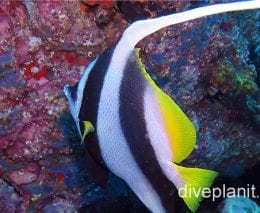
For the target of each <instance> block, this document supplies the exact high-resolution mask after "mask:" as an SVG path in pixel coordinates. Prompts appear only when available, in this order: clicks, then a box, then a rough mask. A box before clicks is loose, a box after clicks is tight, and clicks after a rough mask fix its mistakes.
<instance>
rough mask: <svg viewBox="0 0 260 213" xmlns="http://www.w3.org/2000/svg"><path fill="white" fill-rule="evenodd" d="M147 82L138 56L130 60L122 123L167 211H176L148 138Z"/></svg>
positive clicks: (171, 190)
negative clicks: (145, 111) (146, 112)
mask: <svg viewBox="0 0 260 213" xmlns="http://www.w3.org/2000/svg"><path fill="white" fill-rule="evenodd" d="M146 86H147V81H146V79H145V78H144V76H143V74H142V72H141V70H140V69H139V65H138V62H137V60H136V57H135V55H134V54H133V56H131V58H130V59H129V61H128V63H127V65H126V67H125V70H124V75H123V79H122V84H121V86H120V108H119V109H120V112H119V113H120V122H121V127H122V130H123V133H124V136H125V138H126V140H127V143H128V146H129V148H130V150H131V153H132V155H133V156H134V158H135V160H136V162H137V164H138V166H139V167H140V169H141V171H142V172H143V173H144V175H145V176H146V178H147V179H148V180H149V182H150V183H151V185H152V186H153V188H154V189H155V191H156V192H157V194H158V195H159V197H160V199H161V203H162V205H163V207H164V208H165V210H166V212H170V213H172V212H174V211H175V210H174V209H175V208H174V204H175V201H174V199H175V198H174V197H175V191H176V189H175V187H174V185H173V183H172V182H170V181H169V180H168V178H167V177H166V176H165V175H164V173H163V171H162V169H161V167H160V165H159V163H158V161H157V159H156V156H155V152H154V150H153V147H152V145H151V143H150V141H149V138H148V133H147V129H146V125H145V120H144V119H145V118H144V91H145V87H146Z"/></svg>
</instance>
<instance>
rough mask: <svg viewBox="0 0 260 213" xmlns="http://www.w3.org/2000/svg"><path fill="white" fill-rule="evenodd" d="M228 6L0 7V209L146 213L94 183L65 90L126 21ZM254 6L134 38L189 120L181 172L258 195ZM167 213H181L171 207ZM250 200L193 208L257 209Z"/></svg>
mask: <svg viewBox="0 0 260 213" xmlns="http://www.w3.org/2000/svg"><path fill="white" fill-rule="evenodd" d="M220 2H231V1H228V0H226V1H217V0H216V1H215V0H213V1H207V0H205V1H161V0H159V1H119V2H115V1H87V0H82V1H76V0H75V1H62V0H59V1H58V0H55V1H42V0H37V1H28V0H24V1H22V0H21V1H7V0H4V1H0V212H3V213H4V212H7V213H9V212H10V213H12V212H77V211H78V212H131V213H132V212H133V213H134V212H149V210H147V209H146V207H145V206H144V205H143V204H142V203H141V201H139V199H138V198H137V197H136V195H135V194H134V193H133V192H132V191H131V190H130V189H129V188H128V186H127V185H126V184H125V183H124V182H123V181H122V180H121V179H119V178H118V177H116V176H114V175H113V174H111V175H110V178H109V182H108V185H107V186H106V187H105V188H102V187H99V186H98V185H96V184H95V183H94V181H93V179H92V177H91V176H90V174H89V172H88V170H87V168H86V166H85V164H86V158H85V153H84V152H85V144H81V143H80V141H81V139H80V137H79V135H78V133H77V129H76V126H75V123H74V121H73V119H72V116H71V114H70V112H69V108H68V103H67V101H66V97H65V95H64V93H63V87H64V85H65V84H70V85H73V84H75V83H76V82H77V81H78V80H79V79H80V76H81V75H82V74H83V72H84V70H85V68H86V66H87V65H88V64H89V63H90V62H91V61H92V60H94V58H95V57H96V56H98V55H100V54H101V53H103V52H104V51H105V50H106V49H107V48H109V47H110V46H112V45H113V44H114V43H115V42H116V41H117V40H118V39H119V38H120V36H121V34H122V32H123V31H124V29H125V28H126V27H127V26H128V24H130V23H132V22H133V21H136V20H141V19H147V18H155V17H159V16H163V15H167V14H172V13H176V12H181V11H185V10H190V9H192V8H196V7H201V6H205V5H209V4H214V3H220ZM259 15H260V11H259V10H249V11H243V12H234V13H224V14H220V15H213V16H208V17H206V18H200V19H196V20H193V21H189V22H185V23H182V24H177V25H174V26H170V27H167V28H164V29H162V30H160V31H158V32H156V33H153V34H152V35H150V36H148V37H146V38H145V39H143V40H142V41H141V42H139V43H138V45H137V47H139V48H140V49H141V50H140V56H141V58H142V61H143V63H144V64H145V66H146V68H147V71H148V73H149V74H150V75H151V77H152V78H153V79H154V80H155V82H156V83H157V84H158V85H159V86H160V88H162V89H163V90H164V91H165V92H166V93H167V94H169V95H170V96H171V97H172V98H173V99H174V100H175V101H176V103H178V105H179V106H180V107H181V108H182V109H183V111H184V112H185V113H186V114H187V115H188V117H189V118H190V119H191V120H192V122H193V123H194V125H195V127H196V130H197V145H196V148H195V149H194V150H193V152H192V153H191V155H190V156H189V157H188V158H187V159H186V160H185V161H184V162H182V165H183V166H189V167H200V168H205V169H212V170H215V171H218V172H219V173H220V176H219V177H218V178H217V179H216V181H215V182H214V185H213V187H220V188H222V187H223V184H224V185H225V186H226V187H234V188H238V187H244V188H249V187H251V186H255V188H256V192H255V194H256V195H260V191H259V189H260V184H259V180H260V173H259V171H260V170H259V169H260V168H259V158H260V155H259V154H260V143H259V142H260V131H259V130H260V129H259V126H260V105H259V104H260V96H259V94H260V93H259V84H260V77H259V76H260V74H259V69H260V60H259V55H260V33H259V21H260V18H259ZM173 205H176V206H177V207H176V209H177V212H189V210H188V209H187V207H185V205H184V204H183V201H182V200H178V199H177V200H176V203H175V204H173ZM258 205H259V198H252V197H250V199H247V198H242V197H241V198H236V199H235V198H234V199H231V198H230V199H225V198H222V197H220V198H217V199H216V200H215V201H214V202H213V201H212V199H211V198H208V199H204V201H203V202H202V204H201V206H200V207H199V209H198V212H201V213H204V212H260V209H259V206H258Z"/></svg>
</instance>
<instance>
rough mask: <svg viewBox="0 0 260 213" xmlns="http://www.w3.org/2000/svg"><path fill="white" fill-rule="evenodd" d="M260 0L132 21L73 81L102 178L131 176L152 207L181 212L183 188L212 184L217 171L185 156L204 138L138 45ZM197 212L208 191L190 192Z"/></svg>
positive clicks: (77, 115) (91, 157)
mask: <svg viewBox="0 0 260 213" xmlns="http://www.w3.org/2000/svg"><path fill="white" fill-rule="evenodd" d="M259 7H260V5H259V1H246V2H235V3H225V4H216V5H210V6H205V7H201V8H196V9H193V10H189V11H185V12H181V13H176V14H171V15H167V16H162V17H158V18H154V19H149V20H141V21H136V22H134V23H132V24H131V25H130V26H129V27H128V28H126V30H125V31H124V32H123V34H122V36H121V38H120V39H119V41H118V42H117V43H116V44H115V45H113V46H112V47H110V48H109V49H107V50H106V51H105V52H104V53H103V54H101V55H100V56H98V57H97V58H96V59H95V60H94V61H92V62H91V63H90V64H89V65H88V67H87V68H86V70H85V72H84V74H83V75H82V77H81V79H80V81H79V82H78V83H77V84H75V85H74V86H69V85H65V87H64V93H65V95H66V97H67V99H68V102H69V106H70V111H71V114H72V117H73V119H74V121H75V123H76V126H77V129H78V132H79V134H80V137H81V139H82V142H84V143H86V149H87V152H86V154H87V156H88V158H87V159H88V162H89V164H90V168H91V169H90V170H93V171H92V172H91V174H92V175H93V178H94V180H95V181H96V182H97V183H99V184H100V185H104V184H106V182H107V178H108V174H109V172H112V173H113V174H115V175H116V176H118V177H120V178H121V179H123V180H124V181H125V182H126V183H127V184H128V186H129V187H130V188H131V190H132V191H133V192H134V193H135V194H136V195H137V197H138V198H139V199H140V200H141V201H142V202H143V204H144V205H145V206H146V207H147V208H148V209H149V210H151V211H152V212H156V213H161V212H175V211H176V210H175V206H174V202H175V195H176V193H177V192H176V190H177V191H180V190H181V189H184V192H187V190H191V189H195V190H199V189H203V188H207V187H211V185H212V183H213V181H214V180H215V178H216V177H217V176H218V173H217V172H216V171H212V170H207V169H202V168H186V167H183V166H181V165H180V163H181V162H182V161H183V160H184V159H186V158H187V157H188V156H189V155H190V153H191V152H192V150H193V149H194V147H195V144H196V134H197V133H196V130H195V127H194V124H193V123H192V121H191V120H190V119H189V118H188V116H187V115H186V114H185V113H184V112H183V111H182V109H181V108H180V107H179V106H178V105H177V104H176V103H175V101H174V100H173V99H172V98H171V97H170V96H168V95H167V94H166V93H165V92H164V91H163V90H162V89H161V88H159V87H158V86H157V85H156V83H155V81H153V79H152V78H151V76H150V75H149V74H148V72H147V71H146V69H145V66H144V64H143V63H142V61H141V59H140V56H139V52H140V50H139V49H138V48H135V46H136V44H137V43H138V42H139V41H140V40H141V39H143V38H145V37H146V36H148V35H150V34H152V33H153V32H156V31H158V30H160V29H162V28H164V27H166V26H169V25H173V24H178V23H182V22H185V21H189V20H193V19H196V18H200V17H204V16H208V15H214V14H218V13H224V12H229V11H238V10H246V9H256V8H259ZM182 198H183V200H184V202H185V203H186V205H187V207H188V208H189V209H190V210H191V211H192V212H195V211H196V210H197V209H198V207H199V203H200V201H201V200H202V193H199V194H198V195H197V194H195V193H192V194H190V195H189V196H182Z"/></svg>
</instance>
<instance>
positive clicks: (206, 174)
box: [174, 164, 218, 212]
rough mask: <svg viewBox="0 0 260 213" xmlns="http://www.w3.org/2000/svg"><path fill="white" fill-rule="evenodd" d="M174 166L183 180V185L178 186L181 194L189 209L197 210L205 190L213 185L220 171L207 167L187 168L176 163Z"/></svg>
mask: <svg viewBox="0 0 260 213" xmlns="http://www.w3.org/2000/svg"><path fill="white" fill-rule="evenodd" d="M174 167H175V168H176V169H177V171H178V173H179V177H180V179H181V180H182V181H183V185H182V186H178V192H179V195H180V196H181V197H182V198H183V200H184V202H185V203H186V205H187V206H188V207H189V209H190V210H191V211H192V212H195V211H196V210H197V208H198V207H199V203H200V201H201V200H202V199H203V190H205V188H210V187H211V185H212V183H213V181H214V179H215V178H216V177H217V176H218V173H217V172H215V171H211V170H206V169H199V168H185V167H182V166H177V165H176V164H174Z"/></svg>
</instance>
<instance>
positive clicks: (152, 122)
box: [144, 85, 184, 188]
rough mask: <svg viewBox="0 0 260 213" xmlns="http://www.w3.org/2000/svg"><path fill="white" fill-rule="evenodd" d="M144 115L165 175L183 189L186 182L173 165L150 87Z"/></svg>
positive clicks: (146, 95)
mask: <svg viewBox="0 0 260 213" xmlns="http://www.w3.org/2000/svg"><path fill="white" fill-rule="evenodd" d="M144 114H145V120H146V129H147V132H148V135H149V139H150V142H151V144H152V147H153V149H154V152H155V155H156V159H157V161H158V162H159V165H160V167H161V168H162V170H163V173H164V174H165V175H166V177H167V178H168V179H169V180H170V181H171V182H172V183H173V184H174V185H175V186H176V187H177V188H179V187H182V186H183V184H184V181H183V180H182V179H181V178H180V176H179V173H178V171H177V169H176V168H175V167H174V165H173V163H172V159H173V153H172V150H171V147H170V141H169V137H168V134H167V132H166V128H165V123H164V120H163V115H162V112H161V109H160V106H159V103H158V99H157V97H156V95H155V91H154V88H153V87H152V86H150V85H149V86H147V87H146V90H145V96H144Z"/></svg>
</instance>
